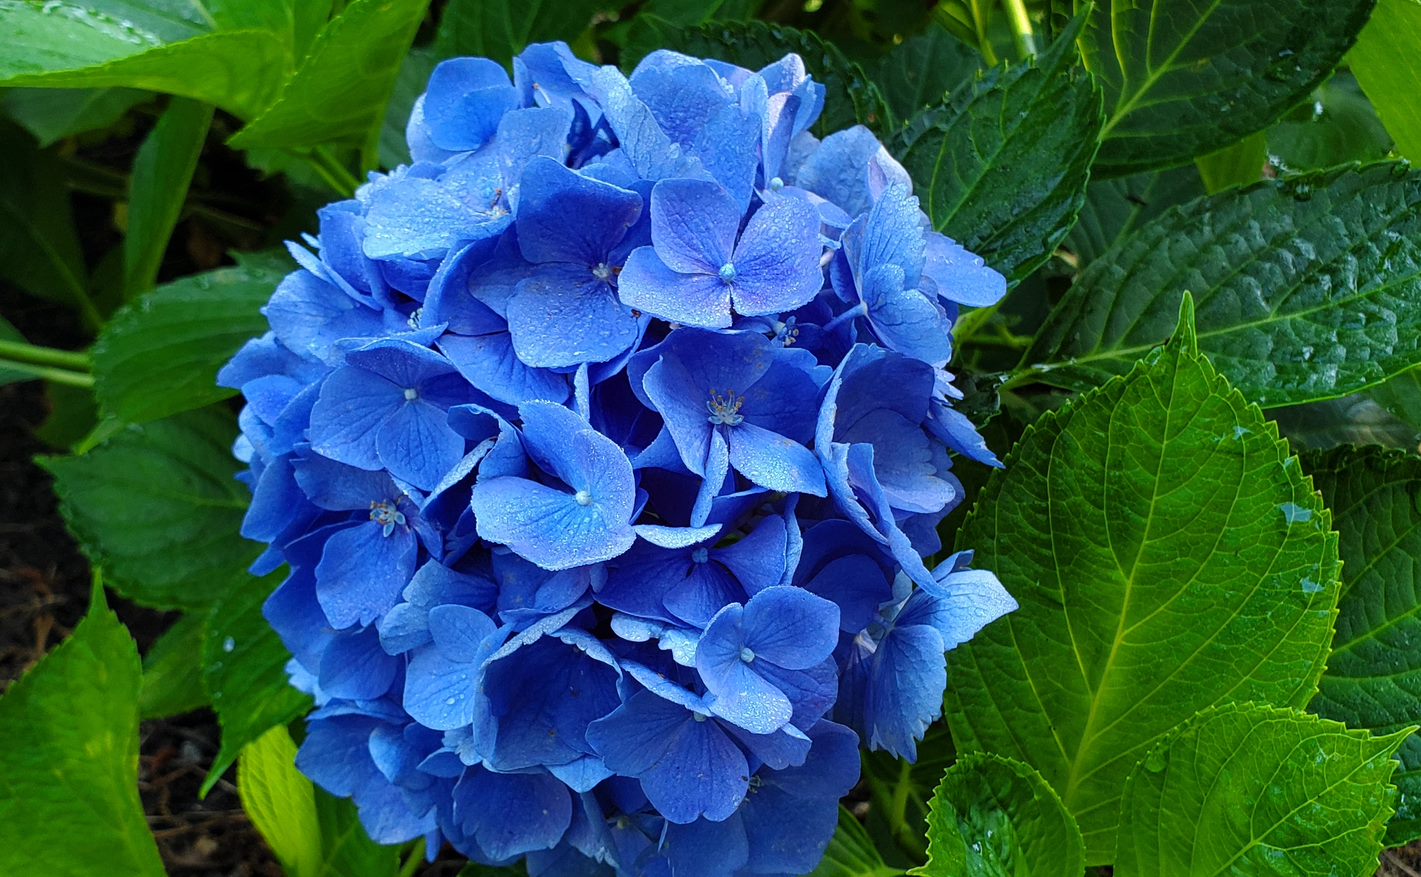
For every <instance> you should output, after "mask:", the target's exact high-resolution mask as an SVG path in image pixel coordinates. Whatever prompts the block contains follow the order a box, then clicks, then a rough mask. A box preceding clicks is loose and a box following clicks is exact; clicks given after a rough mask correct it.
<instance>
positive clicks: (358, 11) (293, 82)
mask: <svg viewBox="0 0 1421 877" xmlns="http://www.w3.org/2000/svg"><path fill="white" fill-rule="evenodd" d="M428 5H429V0H352V2H351V3H350V4H349V5H347V6H346V8H345V11H344V12H342V13H341V14H340V15H339V16H337V17H336V18H334V19H333V20H331V22H330V23H329V24H327V25H326V26H325V29H323V30H322V31H321V32H320V33H319V34H318V35H317V36H316V40H315V42H314V43H313V44H312V45H311V51H310V54H309V55H307V56H306V59H305V60H304V61H302V62H301V66H300V67H299V68H298V69H297V70H296V72H295V73H294V74H292V76H291V77H290V78H289V79H288V80H286V82H285V83H284V84H283V85H282V87H281V94H280V95H279V96H278V97H277V98H276V100H275V102H274V103H272V105H271V106H269V107H267V108H266V109H265V110H263V111H262V113H261V115H259V116H257V117H256V118H255V119H253V120H252V121H251V123H250V124H248V125H247V127H245V128H243V129H242V130H241V131H238V132H237V134H236V135H235V136H234V137H232V139H231V141H230V143H231V144H232V145H233V146H236V147H240V148H243V149H246V148H250V147H253V146H268V147H270V146H284V147H309V146H315V145H318V144H327V143H343V144H348V145H352V146H357V147H362V148H368V149H369V150H370V151H371V154H372V155H373V154H374V153H373V150H374V147H375V145H376V138H377V137H378V134H379V126H380V123H381V122H383V121H384V118H385V105H386V104H387V103H388V102H389V100H390V93H391V92H392V91H393V90H394V87H395V75H396V74H397V73H399V70H400V62H401V61H403V60H404V57H405V52H407V51H408V50H409V47H410V42H411V41H412V40H413V39H414V34H415V29H416V28H418V27H419V23H420V21H421V20H423V18H424V11H425V9H426V8H427V7H428Z"/></svg>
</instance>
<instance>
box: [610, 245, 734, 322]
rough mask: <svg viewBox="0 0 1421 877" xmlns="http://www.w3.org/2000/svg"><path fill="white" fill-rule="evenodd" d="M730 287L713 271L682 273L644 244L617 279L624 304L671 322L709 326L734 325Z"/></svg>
mask: <svg viewBox="0 0 1421 877" xmlns="http://www.w3.org/2000/svg"><path fill="white" fill-rule="evenodd" d="M730 290H731V288H730V286H729V285H727V284H726V283H725V282H723V281H722V280H721V279H720V277H718V276H717V275H715V274H713V273H681V272H678V271H676V270H673V269H672V268H670V267H668V266H667V265H666V263H665V262H663V261H662V260H661V257H660V256H659V255H658V254H657V251H656V250H654V249H652V248H651V247H640V248H638V249H636V250H634V251H632V254H631V256H630V257H628V258H627V264H626V265H625V266H624V267H623V268H622V274H621V277H619V278H618V280H617V292H618V295H619V296H620V297H621V300H622V304H624V305H626V306H627V307H629V308H635V309H636V310H638V311H642V312H644V313H648V314H651V315H652V316H656V317H660V318H661V319H663V320H667V321H670V322H676V323H683V324H685V325H687V326H699V327H701V328H706V329H724V328H727V327H729V326H730V322H731V320H730Z"/></svg>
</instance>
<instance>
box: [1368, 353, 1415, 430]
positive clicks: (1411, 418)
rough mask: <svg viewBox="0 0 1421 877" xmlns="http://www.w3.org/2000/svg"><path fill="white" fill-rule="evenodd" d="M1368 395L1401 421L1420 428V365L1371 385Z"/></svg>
mask: <svg viewBox="0 0 1421 877" xmlns="http://www.w3.org/2000/svg"><path fill="white" fill-rule="evenodd" d="M1370 395H1371V397H1372V398H1373V399H1375V400H1376V402H1377V404H1378V405H1380V406H1382V407H1383V408H1385V409H1386V410H1387V411H1389V412H1390V413H1391V414H1392V415H1393V416H1395V417H1397V418H1399V419H1400V420H1401V421H1402V422H1403V423H1405V424H1407V425H1408V426H1411V427H1413V428H1414V429H1416V430H1421V366H1417V367H1416V368H1411V369H1407V370H1406V371H1404V372H1402V373H1401V374H1399V375H1397V376H1396V377H1393V378H1391V379H1390V380H1388V381H1387V382H1386V383H1384V384H1380V385H1378V386H1375V387H1372V389H1371V391H1370ZM1413 437H1414V436H1413ZM1413 444H1414V443H1413Z"/></svg>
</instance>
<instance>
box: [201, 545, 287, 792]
mask: <svg viewBox="0 0 1421 877" xmlns="http://www.w3.org/2000/svg"><path fill="white" fill-rule="evenodd" d="M228 538H229V539H230V538H232V536H231V534H230V533H229V534H228ZM284 575H285V573H284V572H278V573H273V574H272V575H269V576H267V577H266V578H263V579H255V578H251V577H250V576H245V577H243V578H242V579H240V580H237V581H232V582H229V583H228V587H227V590H226V593H225V594H224V595H223V596H222V598H221V599H220V600H218V602H217V603H216V605H214V606H213V607H212V610H211V612H210V613H209V614H208V616H207V630H206V633H205V634H204V637H203V643H202V681H203V685H204V686H205V687H206V688H207V693H208V696H209V697H211V699H212V708H213V709H214V710H215V711H216V712H217V718H218V719H219V720H220V722H221V724H222V746H221V748H220V749H219V751H218V753H217V757H216V758H214V759H213V761H212V768H211V770H210V771H209V772H208V774H207V780H206V782H205V783H204V784H203V787H202V791H203V793H204V794H206V793H207V790H208V789H210V788H211V787H212V786H213V785H214V784H215V783H216V782H217V780H218V779H219V778H220V777H221V776H222V774H223V773H224V772H225V771H226V770H227V768H229V767H231V766H232V763H233V762H234V761H236V760H237V756H238V755H239V754H240V753H241V751H242V749H243V748H244V747H245V746H246V745H247V744H249V743H252V742H254V741H256V740H257V739H259V738H260V737H261V736H262V735H263V734H265V733H266V732H267V731H269V730H271V729H272V728H274V727H276V726H277V725H284V724H286V723H287V722H289V721H291V720H292V719H294V718H296V717H297V716H299V715H301V714H302V713H304V712H306V711H307V710H309V709H310V708H311V699H310V698H309V697H307V696H306V695H305V694H302V693H301V692H300V691H297V690H296V689H295V688H292V687H291V685H290V684H289V683H288V682H287V677H286V663H287V662H288V661H290V660H291V653H290V652H289V651H287V650H286V646H284V645H282V643H281V639H280V638H279V637H278V636H277V635H276V631H274V630H272V629H271V625H269V624H267V623H266V619H265V618H263V617H262V604H263V603H265V602H266V598H267V596H268V595H270V594H271V592H272V591H273V590H275V588H276V586H277V584H279V583H280V581H281V579H282V578H283V577H284Z"/></svg>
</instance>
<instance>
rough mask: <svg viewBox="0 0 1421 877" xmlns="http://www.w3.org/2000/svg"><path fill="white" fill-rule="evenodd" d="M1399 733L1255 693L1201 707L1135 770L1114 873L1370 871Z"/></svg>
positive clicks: (1136, 876)
mask: <svg viewBox="0 0 1421 877" xmlns="http://www.w3.org/2000/svg"><path fill="white" fill-rule="evenodd" d="M1404 736H1405V735H1404V734H1393V735H1391V736H1387V737H1373V736H1372V735H1371V734H1368V733H1367V732H1365V731H1350V730H1348V729H1347V728H1345V727H1343V726H1342V725H1340V724H1338V723H1336V722H1329V721H1325V720H1323V719H1319V718H1317V717H1316V716H1310V715H1307V714H1306V713H1302V712H1299V711H1297V710H1290V709H1279V708H1276V707H1268V706H1259V705H1255V704H1226V705H1223V706H1220V707H1216V708H1214V709H1210V710H1206V711H1204V712H1202V713H1200V714H1199V715H1197V716H1195V717H1194V718H1193V719H1191V720H1190V721H1189V722H1188V723H1187V724H1185V725H1184V726H1183V727H1181V728H1178V729H1175V730H1174V731H1172V732H1170V734H1169V735H1168V736H1167V737H1165V738H1164V739H1162V740H1160V741H1159V743H1158V744H1157V745H1156V746H1155V747H1154V748H1153V749H1151V751H1150V753H1149V754H1148V755H1147V756H1146V757H1145V759H1144V760H1143V761H1142V762H1140V764H1139V765H1137V766H1136V767H1135V769H1134V771H1132V772H1131V774H1130V778H1129V780H1128V781H1127V782H1126V785H1125V794H1124V800H1123V802H1122V806H1123V816H1122V820H1121V826H1120V850H1119V854H1118V856H1117V858H1116V861H1115V875H1116V877H1154V875H1158V874H1288V875H1298V877H1348V875H1350V877H1367V875H1370V874H1373V873H1374V872H1375V871H1376V868H1377V855H1378V854H1379V853H1380V852H1381V833H1382V826H1383V825H1384V824H1385V822H1386V819H1387V817H1388V816H1389V815H1390V813H1391V802H1392V798H1393V795H1394V792H1395V790H1394V789H1393V787H1392V786H1390V785H1388V784H1387V780H1388V779H1389V778H1390V776H1391V772H1392V769H1393V768H1394V767H1395V762H1393V761H1392V760H1391V755H1392V753H1393V752H1395V751H1396V747H1397V746H1399V745H1400V744H1401V741H1402V738H1403V737H1404Z"/></svg>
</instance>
